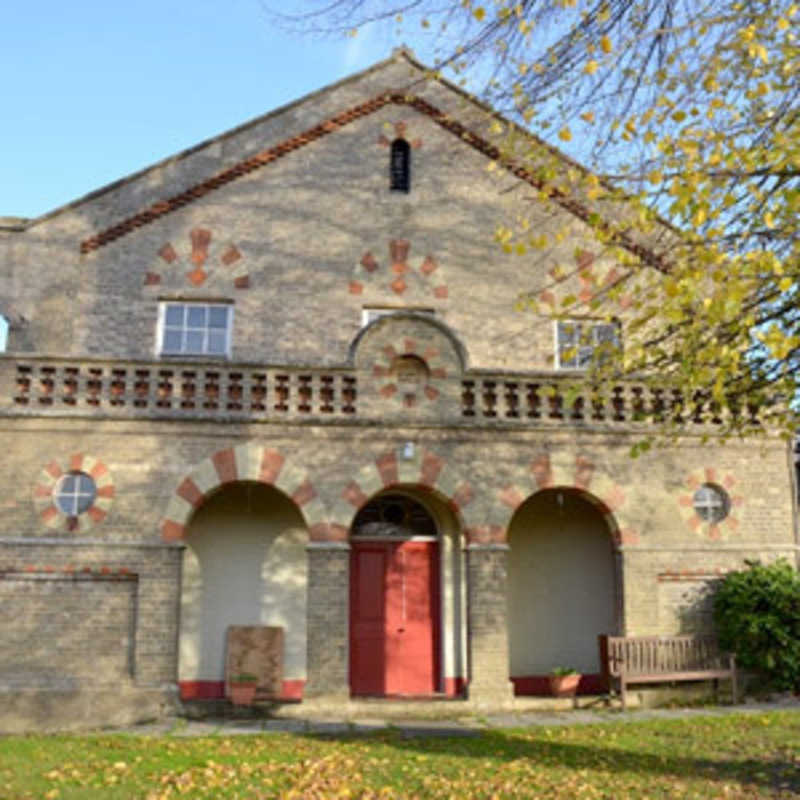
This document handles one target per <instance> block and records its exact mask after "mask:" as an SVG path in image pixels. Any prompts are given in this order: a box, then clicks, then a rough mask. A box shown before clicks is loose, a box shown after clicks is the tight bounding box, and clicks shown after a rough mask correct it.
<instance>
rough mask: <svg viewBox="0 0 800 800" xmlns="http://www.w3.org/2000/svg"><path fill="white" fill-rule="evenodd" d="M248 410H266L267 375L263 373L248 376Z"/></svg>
mask: <svg viewBox="0 0 800 800" xmlns="http://www.w3.org/2000/svg"><path fill="white" fill-rule="evenodd" d="M250 409H251V410H252V411H266V410H267V375H266V373H264V372H254V373H253V374H252V375H251V376H250Z"/></svg>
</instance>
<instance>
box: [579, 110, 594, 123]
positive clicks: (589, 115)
mask: <svg viewBox="0 0 800 800" xmlns="http://www.w3.org/2000/svg"><path fill="white" fill-rule="evenodd" d="M581 119H582V120H583V121H584V122H588V123H589V124H590V125H591V124H592V123H593V122H594V111H584V112H583V114H581Z"/></svg>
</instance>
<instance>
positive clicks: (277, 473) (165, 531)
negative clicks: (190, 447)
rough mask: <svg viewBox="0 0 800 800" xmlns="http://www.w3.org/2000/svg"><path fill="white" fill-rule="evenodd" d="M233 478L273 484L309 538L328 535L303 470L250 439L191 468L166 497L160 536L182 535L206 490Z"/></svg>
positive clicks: (316, 497)
mask: <svg viewBox="0 0 800 800" xmlns="http://www.w3.org/2000/svg"><path fill="white" fill-rule="evenodd" d="M233 481H256V482H258V483H264V484H267V485H268V486H274V487H275V488H276V489H279V490H280V491H282V492H283V493H284V494H285V495H286V496H287V497H289V499H290V500H292V501H293V502H294V503H295V504H296V505H297V507H298V508H299V510H300V513H301V514H302V515H303V519H304V520H305V523H306V526H307V527H308V531H309V535H310V538H311V540H312V541H327V540H328V539H330V538H331V535H330V526H329V524H328V521H327V520H328V514H327V512H326V509H325V506H324V504H323V502H322V500H321V499H320V497H319V495H318V493H317V491H316V489H315V488H314V485H313V484H312V482H311V481H310V479H309V478H308V475H307V473H306V471H305V470H303V469H301V468H299V467H297V466H296V465H295V464H293V463H292V461H291V459H289V458H287V457H286V456H285V455H284V454H283V453H281V452H280V451H279V450H276V449H274V448H270V447H266V446H263V445H257V444H254V443H252V442H250V443H247V444H242V445H239V446H238V447H228V448H226V449H224V450H219V451H218V452H216V453H214V455H212V456H210V457H209V458H206V459H205V460H204V461H201V462H200V463H199V464H197V465H196V466H195V467H193V468H192V469H191V471H190V472H189V473H188V474H187V475H186V476H185V477H184V478H183V480H181V482H180V484H179V485H178V488H177V489H176V490H175V493H174V494H173V496H172V498H171V499H170V502H169V505H168V506H167V512H166V514H165V516H164V520H163V521H162V523H161V537H162V538H163V539H164V540H165V541H178V540H181V539H184V538H185V537H186V531H187V525H188V522H189V519H190V518H191V516H192V514H193V513H194V511H195V510H196V509H197V508H199V506H200V505H201V504H202V503H203V501H204V500H205V498H206V497H207V496H208V494H209V493H210V492H212V491H214V490H215V489H217V488H219V487H220V486H223V485H225V484H226V483H232V482H233Z"/></svg>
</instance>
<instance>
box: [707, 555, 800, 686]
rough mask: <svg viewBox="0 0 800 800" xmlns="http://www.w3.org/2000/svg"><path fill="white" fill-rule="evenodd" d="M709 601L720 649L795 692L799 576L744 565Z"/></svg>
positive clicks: (798, 680) (782, 566) (784, 566)
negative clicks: (729, 651) (710, 601)
mask: <svg viewBox="0 0 800 800" xmlns="http://www.w3.org/2000/svg"><path fill="white" fill-rule="evenodd" d="M745 563H746V564H747V569H744V570H742V571H740V572H731V573H730V574H728V575H727V576H726V577H725V578H724V579H723V580H722V581H721V582H720V585H719V588H718V589H717V591H716V593H715V595H714V622H715V624H716V627H717V633H718V635H719V642H720V645H721V646H722V647H723V648H724V649H726V650H731V651H732V652H734V653H736V660H737V663H738V664H739V665H740V666H742V667H745V668H748V669H755V670H758V671H759V672H761V673H762V674H763V675H764V677H765V678H767V680H769V682H770V684H771V685H772V686H774V687H775V688H777V689H789V690H798V689H800V575H799V574H798V573H797V571H796V570H795V569H794V568H793V567H792V566H791V564H789V563H787V562H786V561H776V562H775V563H773V564H769V565H763V564H761V563H759V562H758V561H746V562H745Z"/></svg>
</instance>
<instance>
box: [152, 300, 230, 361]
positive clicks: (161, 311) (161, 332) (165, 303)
mask: <svg viewBox="0 0 800 800" xmlns="http://www.w3.org/2000/svg"><path fill="white" fill-rule="evenodd" d="M170 306H182V307H183V308H184V323H183V325H182V326H181V327H180V328H179V330H181V331H183V333H184V335H185V333H186V330H187V328H188V326H187V324H186V309H188V308H205V309H211V308H224V309H225V310H226V315H227V316H226V324H225V352H223V353H211V352H209V351H208V332H209V330H211V328H210V326H209V325H205V326H203V327H202V328H194V329H193V330H195V331H203V332H204V337H203V349H202V350H201V351H189V350H186V349H183V348H182V349H181V350H165V349H164V337H165V335H166V332H167V328H168V327H171V326H168V325H167V322H166V320H167V309H168V308H169V307H170ZM232 340H233V303H220V302H215V301H205V300H161V301H159V304H158V324H157V326H156V355H157V356H159V357H168V358H197V357H200V358H230V357H231V343H232ZM183 341H184V343H185V339H184V340H183Z"/></svg>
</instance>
